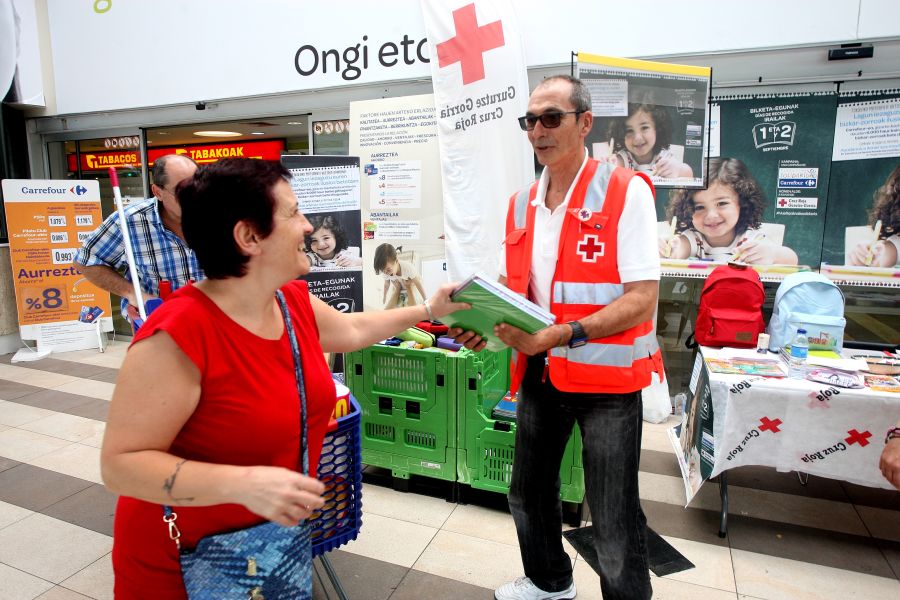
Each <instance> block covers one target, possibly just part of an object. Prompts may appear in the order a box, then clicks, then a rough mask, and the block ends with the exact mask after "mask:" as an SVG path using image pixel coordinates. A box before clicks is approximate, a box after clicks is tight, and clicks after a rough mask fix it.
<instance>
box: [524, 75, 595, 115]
mask: <svg viewBox="0 0 900 600" xmlns="http://www.w3.org/2000/svg"><path fill="white" fill-rule="evenodd" d="M554 81H565V82H567V83H570V84H572V94H571V95H570V96H569V101H570V102H571V103H572V105H573V106H574V107H575V110H577V111H578V112H587V111H589V110H591V92H589V91H588V89H587V87H586V86H585V85H584V83H583V82H582V81H581V80H580V79H578V78H577V77H572V76H571V75H553V76H551V77H548V78H547V79H545V80H543V81H542V82H540V83H539V84H537V87H535V89H538V88H540V87H543V86H545V85H550V84H551V83H553V82H554Z"/></svg>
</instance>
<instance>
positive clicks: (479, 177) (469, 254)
mask: <svg viewBox="0 0 900 600" xmlns="http://www.w3.org/2000/svg"><path fill="white" fill-rule="evenodd" d="M422 14H423V16H424V18H425V29H426V32H427V34H428V40H429V41H430V42H431V50H432V51H431V78H432V82H433V84H434V103H435V109H436V113H437V124H438V140H439V145H440V153H441V167H442V176H443V191H444V227H445V234H446V244H447V246H446V248H447V268H448V271H449V274H450V279H451V280H461V279H464V278H465V277H467V276H469V275H470V274H472V273H474V272H482V273H484V274H486V275H488V276H490V277H492V278H495V277H496V276H497V274H498V269H499V265H498V263H497V256H498V255H499V252H500V244H501V241H502V238H503V230H504V221H505V218H506V207H507V202H508V200H509V197H510V196H511V195H512V194H513V193H514V192H515V191H517V190H518V189H520V188H522V187H524V186H525V185H527V184H528V183H529V182H530V181H532V180H533V179H534V167H533V162H532V161H533V159H532V151H531V146H530V145H529V144H528V138H527V137H526V135H525V132H524V131H522V130H521V129H520V128H519V124H518V123H517V122H516V119H517V118H518V117H521V116H522V115H524V114H525V110H526V108H527V106H528V91H529V90H528V74H527V71H526V67H525V47H524V44H523V42H522V38H521V36H520V34H519V28H518V24H517V20H516V14H515V11H514V10H513V4H512V2H508V1H506V0H490V1H488V0H478V1H475V2H473V1H472V0H422Z"/></svg>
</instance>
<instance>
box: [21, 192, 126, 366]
mask: <svg viewBox="0 0 900 600" xmlns="http://www.w3.org/2000/svg"><path fill="white" fill-rule="evenodd" d="M3 197H4V200H5V206H6V219H7V223H8V226H9V245H10V257H11V263H12V272H13V279H14V282H13V285H14V289H15V292H16V308H17V310H18V314H19V327H20V330H21V335H22V338H24V339H35V340H37V341H38V346H39V347H41V346H45V347H53V348H54V349H55V350H80V349H85V348H96V347H97V346H98V343H99V342H98V336H97V326H96V325H95V323H96V322H97V321H99V322H100V327H101V329H102V330H103V331H112V318H111V306H110V301H109V293H108V292H106V291H104V290H102V289H100V288H98V287H97V286H95V285H94V284H92V283H90V282H89V281H87V280H86V279H85V278H84V277H83V276H82V275H81V273H80V272H79V271H78V270H77V269H76V268H75V267H74V266H73V264H72V259H73V258H74V257H75V253H76V252H77V251H78V248H79V247H80V246H81V244H82V242H83V240H84V238H85V237H86V236H87V235H89V234H90V233H91V232H92V231H94V229H96V228H97V226H98V225H100V223H101V222H102V220H103V219H102V216H101V213H100V184H99V183H98V182H97V181H92V180H84V181H72V180H48V179H4V180H3Z"/></svg>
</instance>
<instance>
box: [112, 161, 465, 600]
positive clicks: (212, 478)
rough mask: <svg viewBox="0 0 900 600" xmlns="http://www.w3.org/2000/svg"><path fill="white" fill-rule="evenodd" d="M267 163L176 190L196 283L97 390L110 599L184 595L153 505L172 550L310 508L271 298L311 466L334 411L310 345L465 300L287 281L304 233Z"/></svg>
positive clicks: (319, 351) (332, 348)
mask: <svg viewBox="0 0 900 600" xmlns="http://www.w3.org/2000/svg"><path fill="white" fill-rule="evenodd" d="M289 181H290V174H289V173H288V171H287V170H285V168H284V167H283V166H281V165H280V164H279V163H277V162H267V161H260V160H251V159H226V160H222V161H219V162H217V163H215V164H213V165H210V166H207V167H205V168H203V169H201V170H200V171H198V172H197V174H196V175H195V176H194V177H193V178H192V179H189V180H186V181H185V182H183V183H182V184H180V185H179V188H178V196H179V199H180V201H181V204H182V212H183V214H182V224H183V228H184V234H185V237H186V239H187V241H188V243H189V244H190V246H191V248H192V249H193V250H194V251H195V253H196V254H197V258H198V260H199V261H200V264H201V266H202V267H203V270H204V271H205V272H206V275H207V277H208V279H206V280H204V281H201V282H200V283H198V284H196V285H194V286H189V287H185V288H182V289H180V290H178V292H176V293H175V294H172V295H171V296H170V297H169V298H168V299H167V300H166V302H165V303H164V304H163V305H162V306H161V307H160V308H159V309H157V310H156V311H155V312H154V313H153V315H152V318H150V319H149V320H148V321H147V322H146V323H145V324H144V326H143V327H142V328H141V329H140V331H139V332H138V334H137V335H136V336H135V338H134V341H133V342H132V345H131V347H130V348H129V351H128V355H127V356H126V358H125V361H124V363H123V364H122V369H121V371H120V373H119V380H118V383H117V385H116V390H115V393H114V394H113V399H112V404H111V406H110V412H109V419H108V421H107V426H106V435H105V438H104V440H103V450H102V454H101V466H102V472H103V479H104V481H105V483H106V485H107V487H108V488H109V489H110V490H112V491H114V492H116V493H118V494H120V495H121V496H122V497H121V498H120V499H119V504H118V507H117V509H116V519H115V528H114V534H113V569H114V572H115V595H116V598H117V599H118V600H123V599H132V598H134V599H140V598H147V599H150V598H152V599H153V600H156V599H158V598H167V599H176V598H185V596H186V594H185V591H184V584H183V582H182V578H181V570H180V565H179V560H178V551H177V549H176V546H175V543H174V542H173V541H172V540H170V539H169V535H168V528H167V526H166V525H165V524H164V523H163V520H162V516H163V510H162V507H161V505H163V504H167V505H170V506H173V507H177V513H178V527H179V529H180V530H181V543H182V548H184V549H191V548H193V547H194V546H195V545H196V544H197V541H198V540H199V539H200V538H202V537H204V536H208V535H212V534H215V533H220V532H224V531H231V530H234V529H239V528H243V527H248V526H252V525H256V524H258V523H261V522H264V521H266V520H269V521H273V522H275V523H278V524H280V525H283V526H286V527H289V526H293V525H296V524H297V523H298V522H299V521H301V520H303V519H306V518H307V517H309V516H310V514H311V512H312V511H313V510H315V509H316V508H319V507H321V506H322V504H323V500H322V497H321V494H322V492H323V491H324V486H323V485H322V483H321V482H319V481H318V480H316V479H315V478H314V475H315V474H314V473H312V472H311V473H310V475H311V476H309V477H307V476H304V475H302V474H300V473H299V472H298V468H299V463H298V459H299V455H300V441H299V440H300V424H299V399H298V394H297V385H296V381H295V375H294V365H293V358H292V353H291V349H290V345H289V341H288V337H287V333H286V329H285V324H284V319H283V317H282V314H281V311H280V309H279V307H278V303H277V302H276V300H275V291H276V290H278V289H281V290H282V292H283V293H284V295H285V299H286V300H287V304H288V307H289V310H290V312H291V316H292V319H291V320H292V322H293V324H294V328H295V330H296V337H297V339H298V343H299V345H300V353H301V356H302V359H301V361H302V365H303V374H304V382H305V386H306V393H307V398H308V405H307V412H308V417H307V422H308V448H309V462H310V465H311V469H314V468H315V465H316V464H317V463H318V459H319V454H320V452H321V448H322V438H323V436H324V434H325V428H326V424H327V422H328V419H329V417H330V415H331V412H332V410H333V407H334V402H335V389H334V383H333V381H332V379H331V376H330V373H329V372H328V368H327V366H326V364H325V360H324V356H323V351H325V352H347V351H351V350H355V349H358V348H363V347H365V346H368V345H370V344H373V343H375V342H376V341H378V340H380V339H384V338H385V337H388V336H390V335H392V334H393V333H396V332H397V331H400V330H402V329H404V328H406V327H409V326H411V325H413V324H414V323H416V322H418V321H421V320H422V319H426V318H429V317H430V316H432V315H433V316H435V317H441V316H443V315H446V314H448V313H450V312H453V311H454V310H459V309H461V308H466V307H468V305H465V304H454V303H452V302H451V301H450V291H451V290H452V289H453V286H452V285H445V286H443V287H441V289H440V290H439V291H438V292H437V293H436V294H435V295H434V296H433V297H432V298H431V299H430V300H428V304H427V305H426V306H422V305H420V306H412V307H406V308H399V309H395V310H390V311H385V312H379V313H371V312H369V313H352V314H345V313H341V312H338V311H336V310H334V309H333V308H331V307H330V306H328V305H327V304H325V303H324V302H322V301H321V300H319V299H317V298H315V297H314V296H311V295H310V294H309V293H308V291H307V288H306V283H305V282H302V281H297V280H296V278H297V277H298V276H300V275H303V274H305V273H307V272H308V271H309V268H310V265H309V259H308V258H307V257H306V254H305V252H304V242H305V236H307V235H309V234H310V233H311V229H312V228H311V226H310V224H309V222H308V221H307V220H306V218H305V217H304V216H303V214H301V213H300V212H299V209H298V203H297V198H296V196H295V195H294V193H293V191H292V190H291V186H290V184H289Z"/></svg>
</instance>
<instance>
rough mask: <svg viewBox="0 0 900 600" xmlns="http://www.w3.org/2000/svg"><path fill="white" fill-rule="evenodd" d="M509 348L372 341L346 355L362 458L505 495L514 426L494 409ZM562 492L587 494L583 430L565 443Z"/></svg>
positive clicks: (504, 385)
mask: <svg viewBox="0 0 900 600" xmlns="http://www.w3.org/2000/svg"><path fill="white" fill-rule="evenodd" d="M510 354H511V352H510V350H508V349H507V350H504V351H502V352H496V353H495V352H486V351H483V352H472V351H470V350H466V349H462V350H460V351H458V352H455V353H444V352H439V351H436V350H427V349H426V350H415V349H408V348H398V347H393V346H381V345H376V346H371V347H369V348H364V349H363V350H359V351H356V352H352V353H349V354H347V355H346V376H345V379H346V383H347V385H348V386H349V387H350V390H351V391H352V392H353V394H354V396H355V397H356V399H357V400H358V401H359V404H360V407H361V409H362V461H363V463H364V464H367V465H375V466H378V467H384V468H388V469H390V470H391V474H392V475H393V476H394V477H397V478H401V479H408V478H409V476H410V475H424V476H426V477H433V478H437V479H442V480H444V481H453V482H455V481H458V482H460V483H464V484H467V485H470V486H472V487H473V488H476V489H482V490H488V491H493V492H499V493H502V494H506V493H507V492H508V491H509V482H510V477H511V474H512V466H513V457H514V454H515V432H516V424H515V423H514V422H509V421H498V420H495V419H493V418H492V416H491V412H492V411H493V409H494V407H495V406H496V404H497V402H499V401H500V400H501V399H502V398H503V396H504V395H505V394H506V392H507V391H508V389H509V360H510ZM560 480H561V483H562V487H561V490H560V495H561V496H562V499H563V500H565V501H567V502H574V503H580V502H581V501H582V499H583V498H584V471H583V469H582V467H581V434H580V432H579V431H578V428H577V426H576V428H575V432H574V434H573V435H572V437H571V439H570V440H569V443H568V445H567V446H566V451H565V454H564V457H563V462H562V467H561V470H560Z"/></svg>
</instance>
